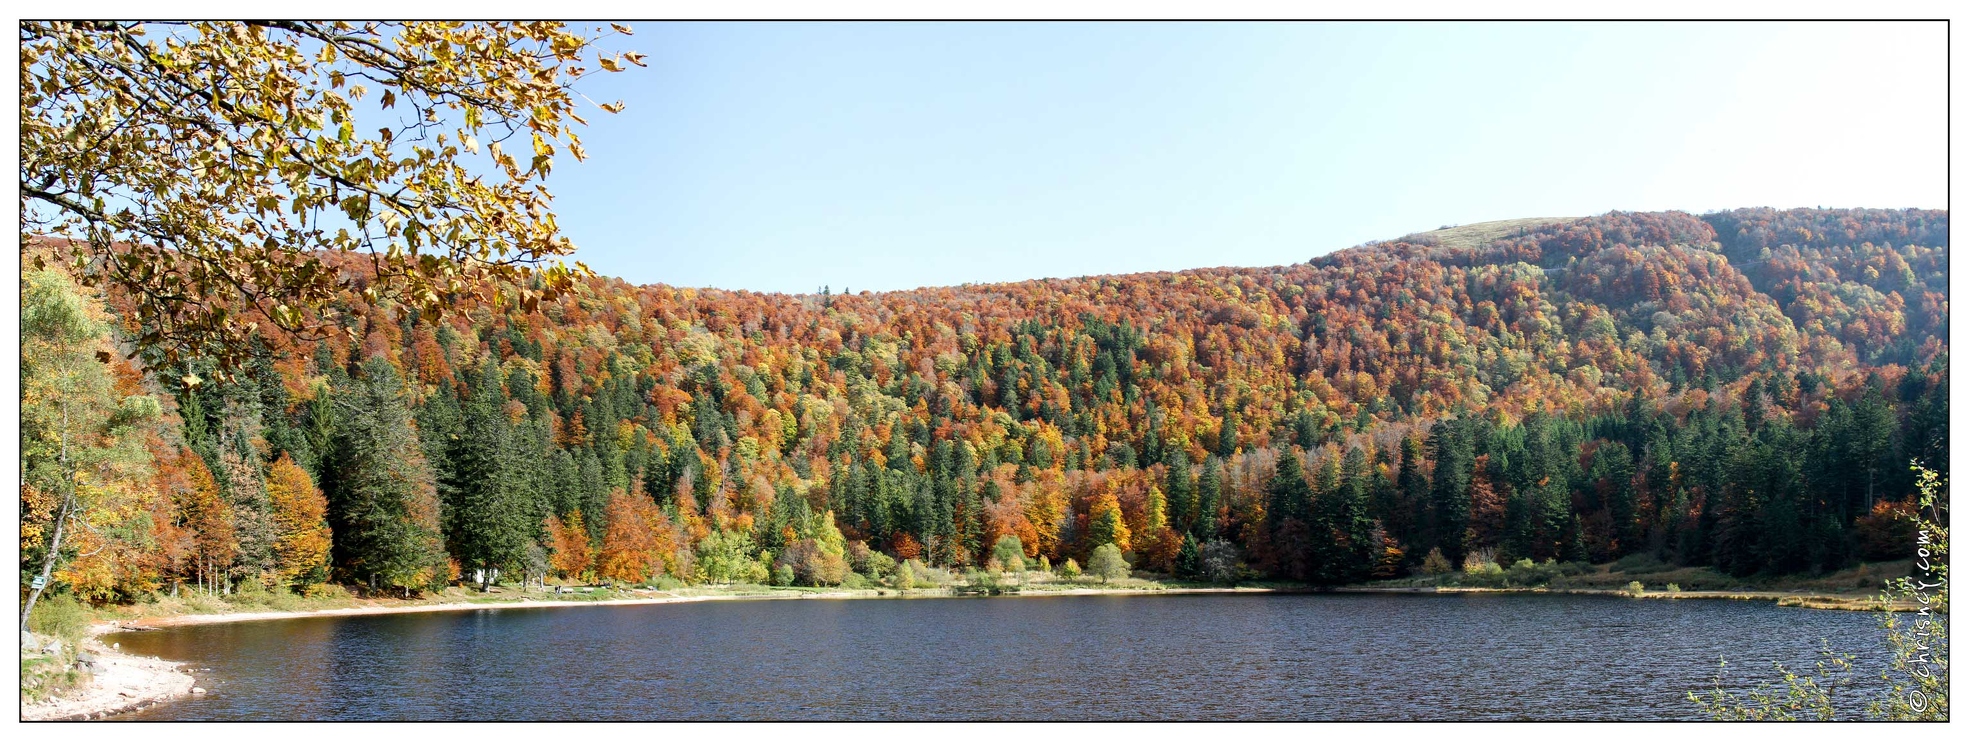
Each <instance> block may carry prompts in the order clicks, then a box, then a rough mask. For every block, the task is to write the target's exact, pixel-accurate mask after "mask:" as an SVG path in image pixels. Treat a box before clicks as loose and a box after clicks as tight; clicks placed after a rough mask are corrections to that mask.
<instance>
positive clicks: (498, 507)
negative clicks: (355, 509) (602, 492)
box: [444, 360, 541, 590]
mask: <svg viewBox="0 0 1969 742" xmlns="http://www.w3.org/2000/svg"><path fill="white" fill-rule="evenodd" d="M462 432H463V434H462V435H460V436H459V438H458V440H457V441H456V444H455V445H454V446H452V449H451V455H450V458H449V460H448V464H447V466H446V467H445V468H446V470H447V476H446V477H445V487H444V489H445V491H446V493H447V494H449V495H450V501H449V502H448V503H447V507H446V513H447V516H448V518H447V523H446V525H447V528H446V532H447V536H448V539H447V544H448V546H449V549H450V552H451V555H452V557H453V558H455V559H457V560H458V564H459V566H460V567H461V568H462V569H463V570H465V574H467V575H469V576H474V577H476V578H477V581H478V583H479V589H480V590H486V589H489V588H490V587H491V584H492V580H493V577H494V575H495V573H497V572H500V571H516V570H518V569H520V568H523V567H524V566H525V562H526V557H527V547H528V546H530V545H532V544H533V543H534V536H535V534H536V531H537V530H538V528H537V526H538V525H539V523H540V522H541V521H540V520H538V519H537V516H538V515H539V514H537V513H536V512H534V508H533V507H532V502H531V500H532V497H533V492H532V491H531V490H532V487H531V486H530V485H531V482H530V481H529V479H530V478H529V477H528V476H527V471H526V467H527V466H528V465H529V464H528V462H527V461H526V460H525V459H523V458H521V457H522V456H523V441H522V439H521V438H520V437H519V436H517V435H515V431H514V430H513V427H512V423H511V422H510V421H509V420H508V419H507V412H506V394H505V391H504V389H503V388H502V386H501V379H500V375H499V368H498V366H496V365H494V364H493V363H491V361H490V360H488V361H487V362H486V364H485V368H484V370H483V372H482V373H481V374H480V379H479V383H478V384H477V385H476V386H475V387H474V388H473V389H472V398H471V399H470V400H469V401H468V402H467V403H466V404H465V410H464V424H463V427H462Z"/></svg>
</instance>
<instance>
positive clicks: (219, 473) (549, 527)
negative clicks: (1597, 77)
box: [21, 209, 1948, 601]
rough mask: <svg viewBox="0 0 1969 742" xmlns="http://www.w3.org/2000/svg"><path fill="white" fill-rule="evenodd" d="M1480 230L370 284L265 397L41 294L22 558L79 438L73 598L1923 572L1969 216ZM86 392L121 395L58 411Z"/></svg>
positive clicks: (274, 379) (28, 345) (258, 381)
mask: <svg viewBox="0 0 1969 742" xmlns="http://www.w3.org/2000/svg"><path fill="white" fill-rule="evenodd" d="M1473 234H1475V233H1473V232H1471V231H1468V230H1458V229H1445V230H1439V231H1436V232H1425V233H1419V234H1415V235H1410V236H1408V237H1404V238H1401V239H1396V240H1390V241H1387V242H1380V243H1371V244H1368V245H1363V246H1360V247H1355V248H1352V249H1348V250H1342V251H1339V252H1335V253H1332V254H1329V255H1324V256H1321V257H1318V258H1315V259H1312V260H1311V261H1309V262H1306V263H1300V264H1295V265H1289V266H1281V267H1273V268H1209V269H1198V270H1188V271H1182V272H1179V273H1154V274H1137V275H1121V276H1097V277H1085V278H1072V279H1047V280H1036V281H1027V282H1023V283H1014V284H1001V285H965V286H959V287H945V288H926V289H919V290H913V291H897V292H884V293H871V292H857V293H834V292H832V291H829V290H824V289H820V287H816V289H817V290H816V292H815V293H811V294H803V295H786V294H769V293H752V292H745V291H724V290H708V289H690V288H681V287H672V286H663V285H652V286H632V285H629V284H626V283H624V282H622V281H618V280H612V279H606V278H589V279H584V280H582V281H581V282H579V283H578V284H577V285H576V286H575V289H574V290H573V291H570V292H566V293H565V294H564V295H561V296H559V297H558V298H553V299H549V300H546V301H541V302H538V303H533V302H517V303H516V302H503V303H499V304H494V303H491V302H484V301H480V300H479V299H476V298H473V297H469V296H460V297H457V298H456V299H455V306H454V311H450V312H448V313H444V314H442V315H441V316H437V318H436V321H433V319H432V317H433V315H432V314H431V313H428V312H419V311H413V310H407V309H405V308H403V307H400V306H398V305H396V304H394V303H392V302H390V301H387V300H376V301H370V300H366V299H364V298H362V297H363V295H362V294H361V292H360V291H359V290H358V291H351V292H350V293H348V294H346V295H345V296H344V297H343V298H342V299H340V300H339V301H338V302H337V303H336V305H335V308H334V310H333V311H331V312H328V313H326V314H324V315H323V319H324V321H327V322H330V323H332V324H333V326H334V328H335V330H336V331H335V332H332V333H328V334H326V335H325V336H324V337H321V338H308V337H301V336H297V335H290V334H287V333H285V332H283V331H281V330H279V329H275V328H272V327H263V328H261V329H260V330H259V331H258V333H259V334H258V335H257V336H256V337H255V338H254V341H253V346H252V353H251V357H250V359H249V360H248V361H247V362H246V363H245V364H243V366H240V367H239V368H237V369H236V370H229V369H228V368H225V367H220V366H216V365H214V364H212V363H210V362H208V361H205V360H201V359H199V358H189V359H185V358H179V359H167V358H164V357H161V356H157V355H156V354H154V353H148V352H144V351H140V350H137V349H138V348H140V347H143V346H141V345H139V344H134V343H133V342H132V341H131V338H132V337H133V334H134V333H135V332H137V331H138V329H139V328H138V327H137V325H136V323H135V322H134V321H133V320H131V319H129V318H130V317H131V316H132V313H131V306H132V301H133V299H132V298H131V297H130V296H127V295H124V294H121V293H118V292H117V290H115V289H110V290H108V291H107V293H102V294H98V293H96V292H94V291H93V290H89V289H84V288H81V287H79V286H78V285H77V284H76V282H74V281H73V280H71V277H70V276H68V275H67V274H65V273H64V272H63V271H62V270H61V269H60V268H58V267H54V266H52V265H50V266H49V267H46V268H42V269H40V270H34V269H30V270H29V272H28V273H27V274H26V276H25V277H24V280H23V284H22V285H23V291H24V298H23V328H24V329H23V332H24V340H23V379H24V382H23V420H22V425H23V432H22V442H23V446H24V448H23V462H24V467H25V469H26V477H25V481H26V485H25V486H24V488H23V494H22V551H21V559H22V565H23V569H24V570H28V569H38V565H40V564H41V558H42V554H43V550H44V549H45V547H46V541H47V535H48V534H47V531H48V527H47V526H48V524H50V523H52V522H54V521H55V519H56V518H57V517H58V515H57V513H56V512H55V510H56V509H57V508H58V507H59V506H60V503H59V499H58V498H55V497H52V496H50V495H49V494H48V490H47V489H38V488H39V487H40V485H41V483H43V482H52V481H55V480H56V479H57V478H58V477H57V467H56V464H55V463H54V462H55V461H57V458H58V456H57V454H56V452H55V451H54V450H53V449H52V448H50V446H52V445H55V444H54V443H53V442H52V441H53V440H54V439H53V438H49V437H37V435H36V430H37V429H52V428H53V427H54V423H53V422H50V421H53V420H57V419H58V418H59V416H60V415H64V414H66V415H71V416H73V415H93V416H94V417H93V418H92V419H95V420H97V421H98V423H99V424H98V425H97V426H96V427H95V428H94V431H95V432H94V433H93V434H92V435H94V436H95V437H96V441H97V443H98V445H95V446H94V447H92V448H90V449H89V450H90V451H91V452H92V453H91V454H90V455H91V458H89V459H88V460H86V461H82V462H80V464H79V466H80V469H81V481H82V482H83V483H84V486H86V487H87V488H89V489H90V490H91V491H92V492H93V493H95V496H96V497H98V498H99V501H100V502H102V503H104V505H103V506H101V507H97V508H94V509H92V510H91V511H90V512H89V513H88V514H87V519H86V520H85V521H83V523H82V526H83V527H81V528H78V529H77V530H76V533H74V534H73V535H72V536H71V537H70V538H72V539H74V541H73V542H72V543H73V544H74V546H73V548H74V549H75V553H76V555H77V556H76V557H75V558H73V559H70V560H68V561H66V562H65V563H63V565H62V566H61V568H60V573H59V574H58V575H57V577H58V581H59V582H61V583H63V584H65V585H68V586H69V587H70V588H71V589H72V590H73V591H74V592H75V593H76V594H78V595H80V596H82V597H85V598H88V599H92V600H96V601H116V600H127V599H131V598H133V597H134V596H138V595H140V594H143V593H146V592H152V591H159V590H172V589H185V588H194V589H195V588H205V589H213V588H214V587H217V588H218V589H223V590H231V589H238V588H239V586H241V585H243V584H246V583H249V582H250V583H257V584H258V585H261V586H265V587H268V588H285V589H294V590H298V591H304V592H305V591H307V590H310V589H312V586H317V585H323V584H338V585H342V586H345V587H347V588H348V589H353V590H360V591H367V592H375V593H379V594H402V595H408V594H414V593H417V592H419V591H427V590H432V589H441V588H443V587H444V586H446V585H448V584H455V583H465V584H472V585H479V584H484V583H490V582H494V581H507V582H513V581H533V582H543V581H544V582H547V583H581V584H592V583H610V584H617V585H642V584H651V583H658V582H661V583H690V584H695V583H732V582H752V583H760V584H779V585H835V584H840V583H842V582H843V581H844V580H846V579H850V578H851V574H850V573H851V571H857V570H865V569H868V565H870V564H871V563H880V564H881V565H885V566H883V567H882V569H892V568H894V569H918V570H938V569H943V570H964V569H969V568H979V569H991V568H993V567H996V566H999V565H1000V564H1001V563H1002V561H1003V559H1001V557H1006V556H1007V554H1002V553H999V552H1003V551H1004V549H1002V548H998V547H1000V545H1001V544H1005V543H1015V544H1016V545H1015V546H1014V547H1013V548H1014V549H1015V550H1016V552H1017V553H1018V554H1019V556H1020V557H1021V558H1023V559H1030V560H1039V559H1042V558H1043V559H1044V560H1046V562H1047V563H1050V564H1056V565H1057V564H1065V563H1066V562H1067V561H1068V560H1074V561H1075V562H1076V563H1077V564H1086V563H1088V562H1089V559H1090V558H1091V557H1093V556H1094V555H1095V552H1096V551H1097V550H1099V549H1101V548H1102V547H1108V546H1112V547H1113V548H1114V549H1116V550H1118V551H1119V552H1120V553H1121V554H1122V555H1123V557H1124V558H1125V559H1126V560H1127V563H1128V567H1129V568H1131V569H1133V570H1135V571H1138V572H1144V573H1153V574H1158V575H1168V576H1172V577H1175V578H1179V579H1193V580H1199V581H1203V580H1209V581H1219V582H1232V581H1240V580H1245V581H1248V580H1275V581H1281V582H1291V583H1302V584H1313V585H1332V584H1344V583H1358V582H1364V581H1369V580H1376V579H1386V578H1394V577H1400V576H1407V575H1412V574H1421V573H1424V572H1427V571H1439V570H1442V569H1444V567H1445V565H1450V566H1455V565H1462V564H1465V563H1471V562H1473V561H1494V562H1496V563H1502V564H1509V563H1512V562H1516V561H1518V560H1521V559H1529V560H1532V561H1534V562H1544V561H1546V560H1555V561H1556V562H1558V563H1567V562H1573V563H1594V564H1599V563H1606V562H1609V561H1613V560H1618V559H1621V558H1623V557H1626V556H1629V555H1634V554H1647V555H1650V556H1651V557H1652V558H1655V559H1659V560H1662V561H1664V562H1669V563H1673V564H1682V565H1705V566H1711V567H1714V568H1715V569H1717V570H1719V571H1722V572H1726V573H1728V574H1731V575H1741V576H1753V575H1775V574H1796V573H1817V572H1825V571H1831V570H1837V569H1840V568H1842V567H1845V566H1849V565H1852V564H1855V563H1857V562H1860V561H1862V560H1878V559H1899V558H1905V557H1904V555H1903V554H1901V553H1900V551H1899V550H1903V549H1904V548H1905V544H1904V539H1905V538H1906V536H1905V533H1904V530H1905V529H1903V528H1900V527H1899V526H1897V525H1896V524H1897V523H1904V522H1905V520H1904V519H1902V518H1900V517H1898V516H1899V515H1900V514H1903V513H1905V512H1907V511H1908V509H1909V508H1911V505H1910V498H1911V497H1912V496H1913V494H1914V492H1915V478H1914V477H1915V475H1914V473H1913V472H1912V471H1911V469H1910V465H1911V464H1914V463H1918V464H1920V465H1921V466H1924V467H1927V468H1930V469H1934V470H1936V471H1938V472H1940V473H1941V474H1943V475H1944V476H1946V473H1947V467H1948V457H1947V422H1946V420H1947V414H1948V382H1947V375H1948V347H1947V335H1948V319H1947V317H1948V300H1947V287H1946V280H1947V274H1948V262H1947V261H1948V258H1947V254H1946V251H1947V248H1948V237H1947V234H1948V215H1947V213H1946V212H1941V211H1918V210H1904V211H1893V210H1859V209H1855V210H1791V211H1778V210H1770V209H1744V210H1738V211H1729V212H1719V213H1711V214H1705V215H1699V216H1698V215H1691V214H1685V213H1680V212H1667V213H1620V212H1616V213H1611V214H1606V215H1602V216H1596V217H1589V218H1583V219H1575V220H1558V221H1553V222H1550V223H1538V224H1531V225H1526V226H1520V227H1516V228H1514V229H1511V230H1509V231H1508V232H1507V233H1506V234H1504V235H1502V236H1493V235H1489V234H1482V235H1478V236H1476V237H1472V235H1473ZM27 249H28V250H30V251H31V250H34V249H37V248H34V247H33V246H30V247H29V248H27ZM336 264H337V266H338V267H339V270H342V271H344V272H345V273H346V274H349V275H353V276H354V277H355V281H354V284H353V285H355V286H356V287H357V288H358V289H359V288H360V286H361V284H362V281H363V280H364V278H363V276H364V275H365V274H364V272H365V271H367V270H370V267H369V266H370V264H369V263H368V262H367V261H366V260H365V259H364V258H362V257H360V256H356V255H350V256H346V257H342V258H340V259H338V261H337V263H336ZM520 280H521V281H527V280H537V278H526V277H522V278H521V279H520ZM520 288H524V286H522V287H520ZM63 364H67V365H69V366H75V367H78V368H82V370H83V371H84V373H80V374H79V375H77V374H67V375H64V376H62V378H68V379H75V378H79V379H81V381H80V382H75V383H74V384H73V385H72V386H67V387H64V388H62V389H59V390H58V389H53V388H47V389H42V388H37V387H35V379H36V378H37V370H38V369H47V368H55V367H57V366H62V365H63ZM58 397H59V398H61V399H63V400H66V403H65V404H62V405H57V404H56V403H55V400H56V399H57V398H58ZM63 424H64V425H69V423H63ZM64 455H65V454H64ZM1008 536H1009V537H1014V538H1015V539H1016V541H1015V542H1008V541H1007V538H1006V537H1008Z"/></svg>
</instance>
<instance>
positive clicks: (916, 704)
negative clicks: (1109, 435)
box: [117, 595, 1880, 720]
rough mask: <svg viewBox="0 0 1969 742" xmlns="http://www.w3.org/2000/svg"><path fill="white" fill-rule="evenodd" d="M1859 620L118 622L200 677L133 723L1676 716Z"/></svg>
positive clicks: (1016, 608)
mask: <svg viewBox="0 0 1969 742" xmlns="http://www.w3.org/2000/svg"><path fill="white" fill-rule="evenodd" d="M1876 636H1877V629H1876V628H1875V627H1874V617H1873V616H1872V615H1869V614H1863V613H1849V612H1844V611H1817V610H1804V609H1797V608H1779V607H1776V606H1774V605H1771V604H1768V603H1761V602H1739V601H1720V600H1679V601H1669V600H1624V599H1619V598H1603V597H1589V596H1560V595H1549V596H1548V595H1453V596H1451V595H1173V596H1126V597H1115V596H1082V597H1044V598H1016V599H1014V598H990V599H943V600H915V599H912V600H770V601H731V602H709V603H679V604H668V605H643V606H593V607H580V608H562V609H530V610H510V611H497V610H487V611H473V612H462V613H427V614H399V615H389V616H365V617H350V618H311V619H297V620H290V621H269V622H259V623H239V624H221V625H211V626H191V627H182V628H176V629H169V630H164V631H153V632H141V633H127V634H119V635H117V640H118V641H121V642H122V644H123V647H124V649H125V651H133V652H137V653H143V654H152V655H158V656H162V657H166V658H169V659H174V660H183V661H187V662H189V663H190V664H191V666H192V667H193V668H196V669H199V671H198V672H197V673H196V674H197V675H198V677H199V683H200V684H201V685H203V686H205V687H206V688H208V689H210V691H211V692H210V693H209V694H207V695H205V696H201V697H195V698H191V699H187V700H183V701H178V702H174V703H170V704H165V705H163V706H160V707H157V708H155V709H153V710H150V711H147V712H144V713H140V714H136V715H133V716H131V717H129V718H134V719H338V720H339V719H457V720H467V719H474V720H475V719H504V720H563V719H564V720H586V719H627V720H668V719H679V720H686V719H687V720H721V719H850V720H874V719H926V720H945V719H949V720H1012V719H1274V720H1315V719H1401V720H1414V719H1672V718H1694V717H1695V716H1696V714H1695V713H1694V711H1695V709H1694V708H1693V706H1692V705H1691V704H1690V703H1689V702H1688V701H1687V700H1686V699H1685V698H1684V693H1685V692H1686V691H1688V690H1691V689H1699V688H1707V687H1709V685H1710V682H1711V679H1712V677H1713V676H1714V674H1715V671H1716V663H1717V658H1718V656H1720V655H1727V656H1728V657H1729V660H1730V665H1731V667H1732V668H1735V670H1734V672H1740V673H1743V674H1745V675H1746V677H1748V676H1751V675H1754V676H1757V677H1768V676H1769V675H1770V671H1769V667H1770V663H1771V662H1772V661H1773V660H1780V661H1784V662H1787V663H1793V664H1800V665H1808V664H1809V663H1810V662H1811V661H1812V660H1814V659H1815V658H1816V656H1817V649H1818V646H1819V640H1820V638H1821V637H1823V638H1825V639H1828V640H1830V641H1831V642H1832V645H1833V647H1834V648H1836V649H1840V650H1842V651H1850V652H1855V653H1858V654H1859V655H1860V664H1861V669H1862V670H1863V671H1872V672H1871V673H1870V674H1877V668H1878V667H1879V664H1880V662H1879V657H1878V656H1877V653H1878V650H1877V649H1875V648H1876V647H1878V646H1879V645H1880V642H1879V641H1878V640H1877V639H1876V638H1875V637H1876Z"/></svg>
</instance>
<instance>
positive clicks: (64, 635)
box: [27, 593, 89, 647]
mask: <svg viewBox="0 0 1969 742" xmlns="http://www.w3.org/2000/svg"><path fill="white" fill-rule="evenodd" d="M27 628H28V629H29V630H31V631H33V632H34V633H36V634H40V635H42V636H52V637H55V638H57V639H61V640H62V641H63V642H64V643H66V644H68V645H69V646H71V647H72V646H75V645H76V644H77V643H78V642H80V641H82V639H83V638H84V637H86V636H88V634H89V609H88V608H87V607H86V606H84V605H82V601H79V600H76V599H75V596H73V595H69V594H67V593H63V594H61V595H54V596H48V595H43V596H42V597H41V599H40V600H37V601H35V603H34V614H33V615H30V616H28V617H27Z"/></svg>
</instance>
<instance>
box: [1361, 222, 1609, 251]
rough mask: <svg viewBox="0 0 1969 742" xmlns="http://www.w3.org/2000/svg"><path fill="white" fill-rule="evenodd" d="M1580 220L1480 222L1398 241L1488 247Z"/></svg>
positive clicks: (1446, 245) (1410, 236)
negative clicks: (1529, 231)
mask: <svg viewBox="0 0 1969 742" xmlns="http://www.w3.org/2000/svg"><path fill="white" fill-rule="evenodd" d="M1578 218H1579V217H1572V216H1556V217H1533V218H1529V219H1504V220H1500V221H1495V222H1478V223H1476V224H1463V225H1459V226H1455V227H1449V228H1446V229H1436V230H1432V231H1428V232H1417V233H1415V234H1411V235H1408V236H1406V237H1403V238H1401V240H1397V241H1408V242H1420V241H1425V240H1426V241H1431V242H1434V243H1436V244H1438V245H1441V246H1443V247H1451V248H1477V247H1483V246H1484V245H1488V244H1490V243H1491V242H1493V241H1496V240H1500V239H1503V238H1505V237H1510V236H1513V235H1516V234H1517V233H1518V232H1520V231H1523V230H1526V229H1531V228H1534V227H1543V226H1546V225H1550V224H1563V223H1566V222H1570V221H1573V220H1575V219H1578Z"/></svg>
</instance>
